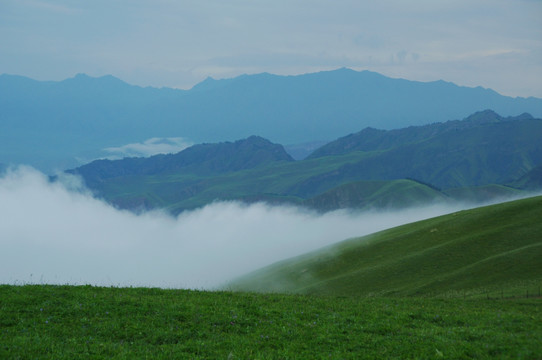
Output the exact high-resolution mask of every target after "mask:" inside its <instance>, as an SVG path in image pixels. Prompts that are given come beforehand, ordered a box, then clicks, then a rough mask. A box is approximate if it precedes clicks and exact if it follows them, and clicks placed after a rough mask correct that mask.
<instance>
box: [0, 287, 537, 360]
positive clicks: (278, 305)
mask: <svg viewBox="0 0 542 360" xmlns="http://www.w3.org/2000/svg"><path fill="white" fill-rule="evenodd" d="M0 299H1V301H0V358H2V359H34V358H39V359H88V358H92V359H97V358H100V359H101V358H103V359H110V358H116V359H142V358H149V359H279V358H280V359H324V358H325V359H329V358H331V359H363V358H367V359H379V358H385V359H409V358H422V359H431V358H448V359H456V358H463V359H465V358H469V359H474V358H476V359H481V358H483V359H493V358H514V359H534V358H537V357H538V356H539V355H540V352H539V350H540V342H539V340H540V336H541V335H542V307H541V306H540V305H541V304H540V300H539V299H513V300H504V301H501V300H497V301H495V300H484V299H478V300H467V301H464V300H462V299H461V300H458V299H455V300H453V299H421V298H404V299H400V298H396V299H385V298H375V299H366V298H364V299H360V298H337V297H317V296H300V295H279V294H269V295H258V294H250V293H249V294H246V293H230V292H201V291H187V290H160V289H142V288H126V289H119V288H96V287H90V286H80V287H71V286H39V285H33V286H31V285H28V286H5V285H4V286H0Z"/></svg>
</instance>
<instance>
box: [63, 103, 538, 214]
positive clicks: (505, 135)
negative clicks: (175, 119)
mask: <svg viewBox="0 0 542 360" xmlns="http://www.w3.org/2000/svg"><path fill="white" fill-rule="evenodd" d="M540 134H542V120H541V119H533V118H532V117H530V116H529V115H527V114H524V115H521V116H519V117H515V118H502V117H500V116H499V115H497V114H495V113H494V112H492V111H485V112H480V113H476V114H473V115H472V116H470V117H469V118H467V119H465V120H461V121H449V122H446V123H437V124H432V125H427V126H420V127H409V128H406V129H399V130H392V131H385V130H374V129H366V130H364V131H362V132H360V133H359V134H358V135H359V136H358V135H352V136H349V137H346V138H344V139H339V140H337V141H336V142H334V143H332V144H329V145H325V146H324V147H322V149H321V150H317V152H316V153H315V155H314V156H312V157H310V158H308V159H305V160H300V161H293V159H292V158H291V157H290V156H289V155H288V154H287V153H286V152H285V150H284V148H283V147H282V145H279V144H273V143H271V142H270V141H268V140H265V139H263V138H260V137H257V136H252V137H249V138H247V139H244V140H239V141H236V142H234V143H231V142H226V143H216V144H200V145H195V146H192V147H190V148H187V149H185V150H183V151H181V152H179V153H177V154H170V155H156V156H153V157H150V158H128V159H124V160H117V161H110V160H99V161H94V162H92V163H90V164H88V165H85V166H82V167H79V168H77V169H75V170H71V171H70V172H72V173H75V174H79V175H82V176H83V177H84V179H85V182H86V183H87V185H88V186H89V187H90V188H91V189H92V190H93V191H94V192H95V193H96V194H97V195H98V196H100V197H103V198H104V199H106V200H107V201H109V202H111V203H113V204H114V205H116V206H119V207H121V208H128V209H138V208H157V207H158V208H164V209H168V210H169V211H171V212H173V213H178V212H181V211H183V210H187V209H193V208H197V207H201V206H204V205H207V204H209V203H211V202H213V201H217V200H222V201H223V200H242V201H248V202H251V201H262V200H265V201H270V202H273V203H284V202H287V203H295V204H303V205H305V206H309V207H312V208H315V209H317V210H334V209H338V208H344V207H353V208H367V207H381V208H382V207H383V208H389V207H405V206H409V205H418V204H421V203H431V202H433V201H434V200H436V199H442V198H451V199H454V196H455V195H457V197H458V199H460V200H469V201H475V200H480V199H482V200H491V199H493V198H495V197H498V196H502V195H503V193H506V194H505V195H507V194H508V193H512V192H517V190H514V189H512V188H509V189H505V188H503V187H500V188H499V189H497V188H498V187H499V186H500V185H504V184H510V183H512V182H513V181H514V180H516V179H518V178H520V177H521V176H523V175H525V174H526V173H527V172H528V171H530V170H531V169H533V168H534V167H535V166H537V165H539V164H540V163H541V162H542V142H541V138H540ZM330 146H331V148H332V149H331V150H329V147H330ZM326 149H328V150H329V151H328V150H326ZM511 149H513V150H511ZM317 154H319V155H318V156H316V155H317ZM405 179H411V181H410V182H407V180H405ZM495 184H497V185H498V186H497V187H495V186H494V185H495ZM487 186H490V187H491V186H493V187H494V188H493V189H484V188H483V187H487ZM472 187H478V188H477V189H473V190H472V191H471V190H469V189H468V188H472ZM461 188H463V190H452V191H450V192H447V190H448V189H461ZM465 188H467V189H465Z"/></svg>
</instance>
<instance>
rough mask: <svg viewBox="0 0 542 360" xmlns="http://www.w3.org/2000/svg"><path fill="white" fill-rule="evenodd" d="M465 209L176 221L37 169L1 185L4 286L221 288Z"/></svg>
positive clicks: (222, 210)
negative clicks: (119, 205)
mask: <svg viewBox="0 0 542 360" xmlns="http://www.w3.org/2000/svg"><path fill="white" fill-rule="evenodd" d="M457 210H459V206H455V207H453V206H449V205H448V206H432V207H424V208H418V209H415V210H413V209H412V210H404V211H396V212H380V213H375V212H365V213H354V212H346V211H335V212H330V213H326V214H317V213H314V212H310V211H307V210H304V209H300V208H295V207H285V206H280V207H279V206H269V205H266V204H261V203H259V204H253V205H244V204H241V203H237V202H220V203H214V204H211V205H208V206H206V207H204V208H201V209H198V210H194V211H189V212H184V213H182V214H181V215H179V216H177V217H173V216H171V215H168V214H166V213H161V212H148V213H143V214H138V215H136V214H134V213H131V212H128V211H122V210H118V209H115V208H114V207H112V206H110V205H108V204H106V203H105V202H103V201H100V200H97V199H95V198H92V197H91V196H90V194H89V193H88V191H85V189H84V188H83V187H82V186H81V182H80V181H78V179H77V178H75V177H72V176H63V177H62V178H61V180H60V181H59V182H57V183H50V182H49V181H48V178H47V177H46V176H45V175H43V174H41V173H39V172H38V171H36V170H34V169H31V168H24V167H20V168H16V169H11V170H9V171H8V172H7V173H6V174H4V175H3V177H2V178H1V179H0V250H1V251H0V283H4V284H6V283H7V284H27V283H38V284H42V283H43V284H70V285H76V284H91V285H101V286H152V287H165V288H196V289H213V288H216V287H217V286H219V285H221V284H223V283H224V282H226V281H228V280H231V279H233V278H234V277H236V276H239V275H242V274H244V273H246V272H249V271H252V270H255V269H257V268H260V267H262V266H265V265H268V264H271V263H273V262H276V261H278V260H282V259H285V258H288V257H291V256H295V255H299V254H302V253H305V252H308V251H310V250H314V249H317V248H320V247H322V246H325V245H329V244H332V243H335V242H338V241H341V240H344V239H347V238H350V237H355V236H361V235H365V234H369V233H372V232H375V231H379V230H383V229H385V228H389V227H393V226H397V225H400V224H404V223H408V222H412V221H416V220H420V219H424V218H428V217H433V216H437V215H441V214H445V213H448V212H453V211H457Z"/></svg>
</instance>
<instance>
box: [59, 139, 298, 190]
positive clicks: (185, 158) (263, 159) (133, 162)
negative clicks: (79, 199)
mask: <svg viewBox="0 0 542 360" xmlns="http://www.w3.org/2000/svg"><path fill="white" fill-rule="evenodd" d="M281 161H286V162H288V161H293V159H292V158H291V157H290V155H288V154H287V153H286V151H285V150H284V148H283V147H282V146H281V145H278V144H272V143H271V142H269V141H268V140H266V139H263V138H261V137H258V136H251V137H249V138H247V139H243V140H238V141H235V142H233V143H232V142H223V143H217V144H199V145H194V146H191V147H189V148H187V149H185V150H183V151H181V152H179V153H177V154H167V155H162V154H160V155H155V156H151V157H149V158H125V159H122V160H115V161H113V160H97V161H93V162H91V163H90V164H87V165H84V166H81V167H79V168H77V169H75V170H71V171H68V172H69V173H72V174H77V175H81V176H82V177H83V178H84V179H85V182H86V183H87V185H88V186H90V187H91V188H92V187H94V186H96V185H98V184H99V183H101V182H104V181H107V180H108V179H112V178H118V177H132V176H152V175H171V174H175V173H190V174H193V175H199V176H210V175H218V174H222V173H227V172H235V171H242V170H247V169H252V168H255V167H258V166H261V165H264V164H267V163H270V162H281Z"/></svg>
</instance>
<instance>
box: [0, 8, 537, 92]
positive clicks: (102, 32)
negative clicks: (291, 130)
mask: <svg viewBox="0 0 542 360" xmlns="http://www.w3.org/2000/svg"><path fill="white" fill-rule="evenodd" d="M0 49H1V50H0V73H8V74H18V75H25V76H29V77H32V78H35V79H39V80H62V79H65V78H68V77H72V76H73V75H75V74H77V73H87V74H89V75H91V76H101V75H106V74H112V75H114V76H117V77H119V78H121V79H123V80H125V81H127V82H129V83H131V84H136V85H142V86H146V85H152V86H158V87H159V86H169V87H178V88H185V89H186V88H190V87H192V86H193V85H195V84H196V83H197V82H199V81H201V80H203V79H205V78H206V77H207V76H212V77H214V78H228V77H233V76H237V75H240V74H244V73H248V74H252V73H260V72H270V73H274V74H284V75H287V74H292V75H293V74H301V73H307V72H315V71H320V70H330V69H335V68H339V67H343V66H344V67H350V68H353V69H356V70H362V69H368V70H372V71H377V72H380V73H382V74H384V75H387V76H391V77H401V78H406V79H411V80H420V81H430V80H438V79H443V80H447V81H452V82H454V83H456V84H459V85H465V86H483V87H489V88H492V89H494V90H496V91H498V92H500V93H502V94H504V95H511V96H537V97H542V85H541V84H542V81H541V80H542V1H541V0H453V1H448V0H442V1H433V0H423V1H406V0H403V1H401V0H379V1H376V0H374V1H371V0H369V1H358V0H344V1H341V0H334V1H333V0H310V1H309V0H274V1H263V0H230V1H219V0H208V1H206V0H197V1H196V0H192V1H186V0H178V1H174V0H107V1H105V0H92V1H86V0H85V1H77V0H57V1H53V0H0Z"/></svg>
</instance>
